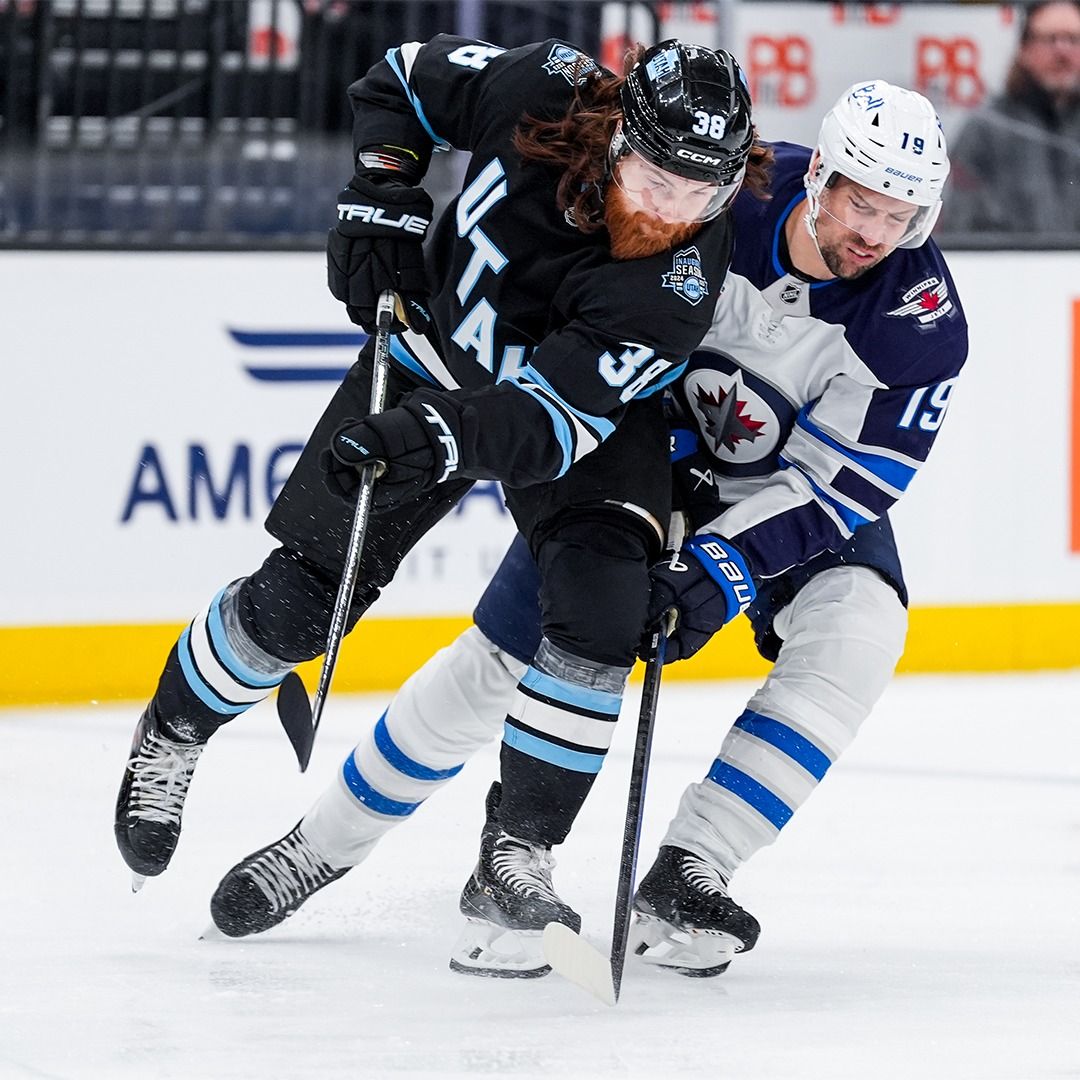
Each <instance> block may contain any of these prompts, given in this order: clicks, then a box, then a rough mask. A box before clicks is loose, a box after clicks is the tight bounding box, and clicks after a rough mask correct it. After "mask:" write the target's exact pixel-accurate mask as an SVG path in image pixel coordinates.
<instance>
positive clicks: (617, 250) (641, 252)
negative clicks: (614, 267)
mask: <svg viewBox="0 0 1080 1080" xmlns="http://www.w3.org/2000/svg"><path fill="white" fill-rule="evenodd" d="M604 222H605V223H606V225H607V230H608V234H609V235H610V237H611V254H612V255H614V256H615V258H616V259H644V258H646V257H647V256H649V255H656V254H657V253H658V252H661V251H667V250H668V249H669V248H673V247H675V246H676V245H677V244H681V243H684V242H685V241H687V240H689V239H690V237H692V236H693V235H694V234H695V233H696V232H697V231H698V230H699V229H700V228H701V222H699V221H690V222H684V221H675V222H670V221H663V220H661V219H660V218H658V217H656V215H655V214H649V213H646V212H645V211H644V210H640V209H639V208H638V207H636V206H635V205H634V204H633V203H632V202H630V200H629V199H628V198H627V196H626V193H625V192H624V191H623V190H622V188H620V187H619V185H618V184H616V183H615V182H614V181H611V182H609V183H608V185H607V191H606V192H605V194H604Z"/></svg>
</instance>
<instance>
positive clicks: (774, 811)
mask: <svg viewBox="0 0 1080 1080" xmlns="http://www.w3.org/2000/svg"><path fill="white" fill-rule="evenodd" d="M706 779H707V780H711V781H712V782H713V783H714V784H716V785H717V786H718V787H722V788H727V790H728V791H730V792H731V793H732V794H733V795H737V796H738V797H739V798H740V799H742V801H743V802H745V803H747V804H748V805H750V806H752V807H753V808H754V809H755V810H756V811H757V812H758V813H759V814H760V815H761V816H762V817H763V818H765V820H766V821H768V822H770V823H771V824H772V825H773V826H775V828H777V829H782V828H783V827H784V826H785V825H786V824H787V823H788V822H789V821H790V820H791V815H792V814H794V813H795V811H794V810H792V808H791V807H790V806H788V804H787V803H786V802H784V800H783V799H779V798H777V797H776V796H775V795H774V794H773V793H772V792H771V791H770V790H769V789H768V788H767V787H765V786H764V784H759V783H758V782H757V781H756V780H755V779H754V778H753V777H752V776H747V775H746V773H744V772H743V771H742V770H741V769H736V768H735V767H734V766H733V765H728V764H727V763H726V762H723V761H720V760H719V759H717V760H716V761H714V762H713V767H712V768H711V769H710V770H709V775H708V776H707V777H706Z"/></svg>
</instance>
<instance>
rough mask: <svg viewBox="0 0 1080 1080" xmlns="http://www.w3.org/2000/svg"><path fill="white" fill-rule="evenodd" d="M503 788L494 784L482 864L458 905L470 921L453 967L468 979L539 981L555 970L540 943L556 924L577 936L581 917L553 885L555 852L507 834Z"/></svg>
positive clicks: (481, 859)
mask: <svg viewBox="0 0 1080 1080" xmlns="http://www.w3.org/2000/svg"><path fill="white" fill-rule="evenodd" d="M501 794H502V788H501V786H500V785H499V784H498V783H495V784H492V785H491V790H490V791H489V792H488V797H487V823H486V824H485V825H484V831H483V833H482V834H481V837H480V860H479V862H478V863H477V864H476V869H475V870H474V871H473V874H472V877H470V878H469V880H468V881H467V882H466V884H465V889H464V890H463V892H462V894H461V901H460V904H459V907H460V910H461V913H462V915H464V916H465V918H466V920H467V922H466V927H465V929H464V931H463V932H462V935H461V937H460V938H459V940H458V943H457V945H456V946H455V947H454V951H453V955H452V956H451V957H450V967H451V969H452V970H454V971H459V972H461V973H463V974H466V975H487V976H494V977H499V978H535V977H537V976H540V975H546V974H547V973H548V972H549V971H550V970H551V968H550V967H548V965H547V963H546V962H545V960H544V954H543V947H542V944H541V939H542V935H543V930H544V927H545V926H547V924H548V923H551V922H559V923H565V924H566V925H567V926H569V927H570V928H571V929H572V930H574V931H575V932H576V931H578V930H580V929H581V916H580V915H578V913H577V912H576V911H574V910H573V908H571V907H569V906H568V905H567V904H564V903H563V901H562V900H560V899H559V897H558V895H557V894H556V892H555V890H554V888H553V886H552V884H551V870H552V867H554V865H555V860H554V859H553V858H552V857H551V849H550V848H548V847H544V846H543V845H541V844H535V843H531V842H530V841H528V840H521V839H518V838H517V837H516V836H511V835H510V834H509V833H505V832H503V830H502V829H501V828H500V826H499V822H498V820H497V818H496V813H497V810H498V806H499V798H500V795H501Z"/></svg>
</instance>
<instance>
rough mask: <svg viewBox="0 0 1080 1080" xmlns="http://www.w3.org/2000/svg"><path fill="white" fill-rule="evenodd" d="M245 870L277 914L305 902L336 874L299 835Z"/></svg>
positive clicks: (286, 840)
mask: <svg viewBox="0 0 1080 1080" xmlns="http://www.w3.org/2000/svg"><path fill="white" fill-rule="evenodd" d="M244 870H245V871H246V872H247V873H248V874H249V875H250V876H251V880H252V881H254V882H255V884H256V885H257V886H258V887H259V890H260V891H261V892H262V894H263V895H264V896H265V897H266V899H267V900H268V901H269V903H270V905H271V906H272V908H273V909H274V910H275V911H280V910H281V909H282V908H283V907H288V906H289V905H290V904H294V903H296V901H297V900H302V899H303V898H304V897H305V896H308V895H310V894H311V893H313V892H314V891H315V890H316V889H317V888H319V886H321V885H323V884H325V883H326V881H327V879H328V878H330V877H331V876H332V875H333V874H334V873H336V871H335V870H334V868H333V867H332V866H330V865H329V864H328V863H326V862H324V861H323V860H322V859H320V858H319V856H318V855H316V854H315V853H314V852H313V851H312V850H311V849H310V848H309V847H308V846H307V844H306V843H305V842H304V839H303V837H302V836H300V835H299V834H297V833H289V835H288V836H286V837H285V838H284V839H282V840H279V841H278V842H277V843H276V844H274V845H273V847H271V848H268V849H267V850H266V851H264V852H263V853H262V854H261V855H260V856H259V857H258V858H257V859H254V860H253V861H252V863H251V865H250V866H245V867H244Z"/></svg>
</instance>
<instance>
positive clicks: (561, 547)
mask: <svg viewBox="0 0 1080 1080" xmlns="http://www.w3.org/2000/svg"><path fill="white" fill-rule="evenodd" d="M651 544H652V537H651V534H649V533H647V532H646V526H644V525H641V524H639V523H637V522H636V521H635V520H634V519H633V518H631V516H630V515H628V514H620V513H618V512H616V511H600V512H595V513H593V514H590V515H581V516H578V517H576V518H574V519H572V520H567V521H565V522H564V523H562V524H561V525H560V527H559V528H558V529H557V530H556V531H555V532H553V533H552V535H551V536H550V537H548V538H547V539H546V540H545V541H544V543H543V544H542V545H541V546H540V549H539V551H538V553H537V561H538V563H539V566H540V573H541V581H542V584H541V588H540V602H541V609H542V618H543V630H544V637H545V638H546V639H547V640H548V641H550V642H551V643H552V644H554V645H556V646H557V647H558V648H560V649H562V650H563V651H565V652H568V653H571V654H574V655H577V656H583V657H586V658H587V659H589V660H594V661H599V662H601V663H605V664H611V665H614V666H616V667H624V666H629V665H631V664H632V663H633V661H634V657H635V655H636V653H637V646H638V643H639V642H640V640H641V637H642V635H643V633H644V629H645V616H646V613H647V611H648V603H649V553H650V547H651Z"/></svg>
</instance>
